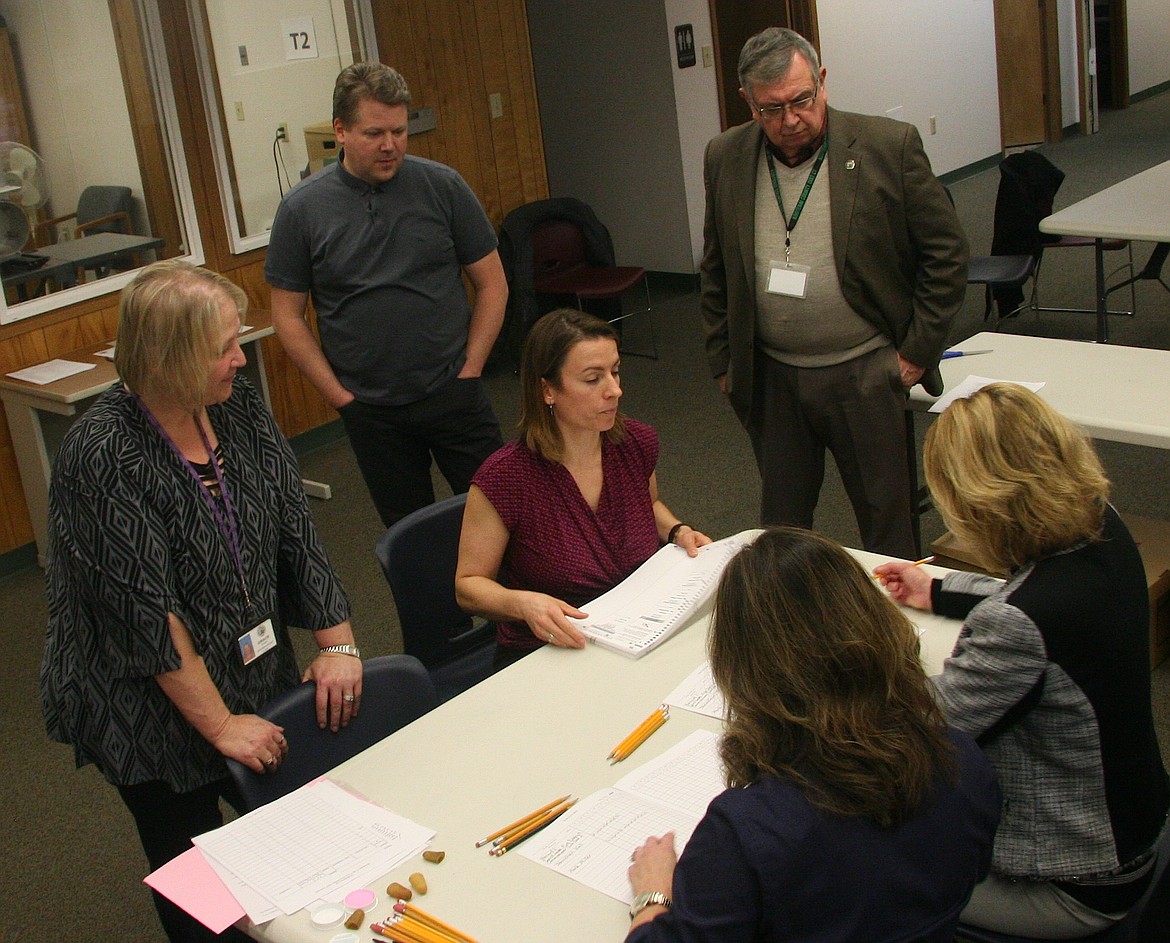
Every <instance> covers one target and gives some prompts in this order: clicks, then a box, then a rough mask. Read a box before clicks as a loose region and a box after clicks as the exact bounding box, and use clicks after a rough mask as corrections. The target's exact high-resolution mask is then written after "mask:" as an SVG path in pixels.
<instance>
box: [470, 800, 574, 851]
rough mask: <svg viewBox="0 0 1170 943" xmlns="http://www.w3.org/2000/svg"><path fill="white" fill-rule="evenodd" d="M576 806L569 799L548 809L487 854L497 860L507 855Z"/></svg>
mask: <svg viewBox="0 0 1170 943" xmlns="http://www.w3.org/2000/svg"><path fill="white" fill-rule="evenodd" d="M576 804H577V800H576V799H570V800H569V801H568V802H565V803H563V804H561V805H559V806H557V807H556V808H555V809H549V810H548V811H547V812H545V813H544V815H542V816H541V817H540V818H538V819H535V820H533V821H532V822H531V823H529V824H528V825H527V826H526V827H525V828H524V829H523V830H522V831H520V832H517V833H516V834H515V835H513V836H512V837H511V838H509V839H508V840H507V841H506V842H505V841H501V842H500V843H499V845H497V846H496V847H495V848H493V849H492V850H491V851H489V852H488V854H489V855H495V856H496V857H497V858H498V857H499V856H500V855H503V854H507V852H508V849H510V848H513V847H515V846H516V845H519V844H520V842H522V841H524V839H526V838H528V837H529V836H531V835H535V834H536V833H537V832H539V831H540V830H541V829H542V828H544V827H545V826H546V825H551V824H552V823H553V822H554V821H556V820H557V819H559V818H560V817H561V816H562V815H564V814H565V813H566V812H567V811H569V809H571V808H572V807H573V806H575V805H576Z"/></svg>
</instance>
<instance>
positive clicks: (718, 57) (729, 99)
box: [710, 0, 820, 131]
mask: <svg viewBox="0 0 1170 943" xmlns="http://www.w3.org/2000/svg"><path fill="white" fill-rule="evenodd" d="M710 7H711V36H712V41H713V43H714V46H715V77H716V82H717V83H718V86H719V120H720V125H721V127H722V128H723V130H725V131H726V130H727V129H728V128H730V127H732V126H733V125H737V124H743V123H744V122H745V121H748V120H750V119H751V112H750V111H749V110H748V106H747V103H746V102H744V100H743V99H742V98H740V96H739V75H738V72H737V66H738V64H739V53H740V50H741V49H743V44H744V43H745V42H747V41H748V38H749V37H751V36H754V35H755V34H756V33H758V32H759V31H760V30H762V29H767V28H768V27H769V26H787V27H789V28H790V29H794V30H796V31H797V32H798V33H800V35H801V36H803V37H804V38H805V39H807V40H808V41H809V42H810V43H812V44H813V47H814V48H816V49H818V50H819V49H820V41H819V38H818V34H817V8H816V0H785V2H784V3H777V2H776V0H710Z"/></svg>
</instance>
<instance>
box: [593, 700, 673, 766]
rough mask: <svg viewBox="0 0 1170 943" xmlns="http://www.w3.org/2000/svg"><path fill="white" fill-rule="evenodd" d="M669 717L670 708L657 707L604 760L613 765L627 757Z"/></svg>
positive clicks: (663, 705)
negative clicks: (611, 761)
mask: <svg viewBox="0 0 1170 943" xmlns="http://www.w3.org/2000/svg"><path fill="white" fill-rule="evenodd" d="M669 717H670V708H668V707H667V706H666V705H665V704H662V705H659V707H658V709H657V710H655V711H654V712H653V713H652V714H651V715H650V716H649V717H647V718H646V719H645V720H644V721H642V722H641V723H640V724H638V726H637V727H635V728H634V729H633V730H632V731H630V733H629V734H628V735H627V736H626V738H625V739H624V740H622V742H621V743H619V744H618V745H617V746H616V747H614V748H613V749H612V750H610V751H609V756H607V757H606V759H607V760H613V761H614V762H615V763H616V762H618V760H619V759H620V760H624V759H625V758H626V757H627V756H629V755H630V754H631V753H633V752H634V751H635V750H636V749H638V747H639V746H641V745H642V744H643V743H644V742H645V741H646V738H647V737H649V736H650V734H652V733H654V731H655V730H657V729H658V728H659V727H661V726H662V725H663V723H665V721H666V720H667V718H669Z"/></svg>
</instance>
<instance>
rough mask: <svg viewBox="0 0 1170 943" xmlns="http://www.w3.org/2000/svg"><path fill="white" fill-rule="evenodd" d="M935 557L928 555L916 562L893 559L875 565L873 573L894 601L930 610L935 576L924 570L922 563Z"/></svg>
mask: <svg viewBox="0 0 1170 943" xmlns="http://www.w3.org/2000/svg"><path fill="white" fill-rule="evenodd" d="M933 559H934V558H933V557H927V558H926V559H924V560H919V561H917V562H915V563H907V562H906V561H904V560H891V561H890V562H889V563H883V564H881V566H877V567H874V571H873V575H874V577H875V578H876V579H878V580H880V581H881V584H882V585H883V586H884V587H885V588H886V590H887V591H888V592H889V594H890V598H891V599H892V600H894V602H896V603H901V604H902V605H903V606H913V607H914V608H915V609H922V610H924V611H926V612H930V610H931V600H930V585H931V583H932V582H933V580H934V577H932V576H931V575H930V574H929V573H926V572H925V571H923V570H922V568H921V564H923V563H929V562H930V561H931V560H933Z"/></svg>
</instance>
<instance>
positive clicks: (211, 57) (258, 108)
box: [192, 0, 373, 253]
mask: <svg viewBox="0 0 1170 943" xmlns="http://www.w3.org/2000/svg"><path fill="white" fill-rule="evenodd" d="M192 7H193V11H192V20H193V21H194V22H195V24H196V31H197V32H198V33H200V35H199V36H197V43H196V46H197V47H198V49H199V51H200V55H201V57H202V62H201V68H202V72H203V75H202V80H203V81H202V85H203V89H204V100H205V102H206V104H207V112H208V114H209V115H210V116H211V124H212V127H211V134H212V139H213V141H214V143H215V147H216V151H217V171H218V174H219V183H220V192H221V193H222V194H223V199H224V217H225V219H226V221H227V226H228V233H229V235H230V236H231V239H232V251H233V252H237V253H238V252H245V251H248V250H250V249H255V248H259V247H261V246H266V245H268V230H269V229H270V228H271V227H272V218H273V216H274V215H275V214H276V207H277V205H278V204H279V203H280V198H281V197H282V196H283V195H284V193H285V192H286V191H287V190H288V189H289V188H290V187H291V186H292V185H293V184H294V183H296V182H297V181H298V180H300V178H301V177H302V175H304V174H305V173H306V172H307V171H308V169H309V166H310V162H311V159H312V157H313V155H314V153H316V152H317V151H319V150H320V148H321V141H322V140H323V139H326V140H327V141H332V128H331V123H330V122H331V117H332V108H331V102H332V97H333V82H334V80H335V79H336V78H337V73H338V72H340V71H341V70H342V69H343V68H344V67H345V66H347V65H350V64H351V63H353V62H355V61H361V59H362V58H364V51H368V52H369V54H370V55H371V56H372V55H373V52H372V50H369V46H368V44H367V43H365V42H364V41H363V37H364V36H372V35H373V33H372V30H370V29H369V28H368V16H369V12H368V9H369V5H368V2H361V3H359V2H358V0H249V2H248V3H239V2H238V0H192ZM312 169H314V170H316V169H319V163H314V164H313V167H312Z"/></svg>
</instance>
